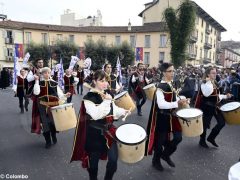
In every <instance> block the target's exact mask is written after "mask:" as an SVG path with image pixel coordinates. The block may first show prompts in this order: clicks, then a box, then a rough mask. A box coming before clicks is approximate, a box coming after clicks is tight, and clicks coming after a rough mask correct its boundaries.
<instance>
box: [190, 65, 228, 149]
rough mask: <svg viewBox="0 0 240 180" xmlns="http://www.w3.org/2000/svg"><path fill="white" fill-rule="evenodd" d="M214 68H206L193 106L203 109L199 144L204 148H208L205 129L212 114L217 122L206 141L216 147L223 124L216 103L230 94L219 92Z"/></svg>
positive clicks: (208, 125) (207, 127) (208, 126)
mask: <svg viewBox="0 0 240 180" xmlns="http://www.w3.org/2000/svg"><path fill="white" fill-rule="evenodd" d="M216 75H217V72H216V69H215V68H214V67H209V68H208V69H206V71H205V73H204V75H203V81H202V84H201V87H200V89H199V92H198V95H197V98H196V103H195V107H196V108H200V109H201V110H202V111H203V133H202V134H201V135H200V141H199V145H200V146H201V147H204V148H209V146H208V144H207V143H206V134H207V129H209V128H210V123H211V119H212V117H213V116H214V117H215V119H216V121H217V124H216V125H215V127H214V128H213V129H212V131H211V133H210V134H209V136H208V138H207V141H208V142H210V143H211V144H212V145H213V146H215V147H218V145H217V143H216V142H215V139H216V137H217V135H218V134H219V133H220V131H221V129H222V128H223V127H224V126H225V120H224V118H223V116H222V114H221V112H220V110H219V107H218V106H217V105H216V104H217V103H219V102H220V101H221V100H222V99H227V98H231V96H232V95H231V94H229V93H228V94H227V95H223V94H220V93H219V88H218V84H217V82H216V81H215V80H216Z"/></svg>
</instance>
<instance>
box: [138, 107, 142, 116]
mask: <svg viewBox="0 0 240 180" xmlns="http://www.w3.org/2000/svg"><path fill="white" fill-rule="evenodd" d="M137 113H138V115H139V116H142V111H141V106H137Z"/></svg>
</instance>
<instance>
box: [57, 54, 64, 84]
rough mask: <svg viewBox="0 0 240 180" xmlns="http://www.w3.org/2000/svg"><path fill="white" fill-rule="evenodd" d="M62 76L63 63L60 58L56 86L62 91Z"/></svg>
mask: <svg viewBox="0 0 240 180" xmlns="http://www.w3.org/2000/svg"><path fill="white" fill-rule="evenodd" d="M63 75H64V69H63V61H62V58H61V59H60V68H59V78H58V85H59V87H61V88H62V89H63V88H64V87H63V86H64V84H63Z"/></svg>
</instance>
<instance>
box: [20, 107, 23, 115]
mask: <svg viewBox="0 0 240 180" xmlns="http://www.w3.org/2000/svg"><path fill="white" fill-rule="evenodd" d="M20 108H21V114H23V113H24V108H23V106H21V107H20Z"/></svg>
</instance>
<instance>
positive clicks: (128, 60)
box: [84, 40, 134, 70]
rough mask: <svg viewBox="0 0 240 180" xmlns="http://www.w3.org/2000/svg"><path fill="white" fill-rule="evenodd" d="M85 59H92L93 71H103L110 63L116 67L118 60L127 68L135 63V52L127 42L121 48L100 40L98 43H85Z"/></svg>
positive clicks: (91, 41)
mask: <svg viewBox="0 0 240 180" xmlns="http://www.w3.org/2000/svg"><path fill="white" fill-rule="evenodd" d="M84 49H85V50H84V52H85V57H90V58H91V59H92V67H91V68H92V69H94V70H96V69H101V68H102V66H103V64H104V63H106V62H109V63H111V64H112V66H113V67H114V66H116V63H117V58H118V57H119V58H120V60H121V66H122V67H126V66H127V65H130V64H132V63H133V61H134V51H133V50H132V48H131V47H130V45H129V44H128V43H127V42H123V43H122V44H121V45H120V46H114V45H107V44H106V42H105V41H102V40H99V41H97V42H96V43H95V42H94V41H93V40H88V41H87V42H85V47H84Z"/></svg>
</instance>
